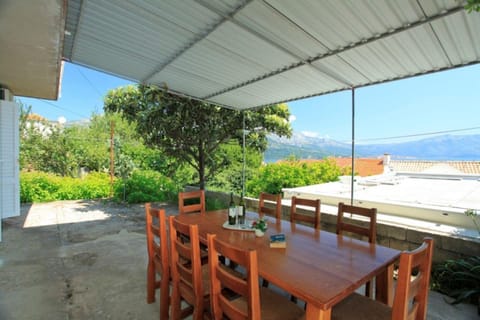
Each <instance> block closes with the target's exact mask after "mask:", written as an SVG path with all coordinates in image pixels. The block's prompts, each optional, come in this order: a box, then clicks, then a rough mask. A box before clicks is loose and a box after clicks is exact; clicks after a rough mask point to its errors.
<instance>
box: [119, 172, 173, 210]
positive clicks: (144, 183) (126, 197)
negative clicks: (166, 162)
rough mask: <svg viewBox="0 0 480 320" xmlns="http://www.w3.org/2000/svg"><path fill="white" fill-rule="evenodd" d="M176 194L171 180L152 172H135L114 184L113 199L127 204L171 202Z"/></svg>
mask: <svg viewBox="0 0 480 320" xmlns="http://www.w3.org/2000/svg"><path fill="white" fill-rule="evenodd" d="M176 194H177V188H176V187H175V185H174V183H173V182H172V180H171V179H170V178H168V177H165V176H164V175H162V174H161V173H159V172H157V171H152V170H136V171H134V172H133V173H132V176H131V177H130V178H128V179H126V180H117V181H116V183H115V198H116V199H117V200H121V201H126V202H128V203H141V202H152V201H166V200H172V199H174V197H175V195H176Z"/></svg>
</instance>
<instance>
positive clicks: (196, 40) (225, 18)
mask: <svg viewBox="0 0 480 320" xmlns="http://www.w3.org/2000/svg"><path fill="white" fill-rule="evenodd" d="M252 1H253V0H246V1H245V2H243V3H242V4H241V5H239V6H238V7H236V8H235V9H234V10H233V11H232V12H230V13H229V14H228V15H227V16H223V15H220V16H221V17H222V19H221V20H220V21H218V22H217V23H215V24H214V25H213V26H212V27H211V28H210V29H208V30H207V31H205V32H203V33H201V34H198V35H196V37H195V38H194V39H193V41H192V42H190V43H188V44H186V45H185V46H184V47H183V48H181V49H180V51H178V52H177V53H176V54H174V55H173V56H172V57H170V58H169V59H167V61H165V62H163V63H162V64H160V65H159V66H158V67H156V68H155V69H154V70H153V72H152V73H150V74H149V75H148V76H147V77H145V78H144V79H142V81H141V82H142V83H148V82H149V80H150V79H152V78H153V77H154V76H155V75H156V74H158V73H160V72H161V71H162V70H163V69H165V68H166V67H167V66H168V65H170V64H171V63H173V62H174V61H175V60H176V59H177V58H179V57H180V56H181V55H182V54H184V53H185V52H187V51H188V50H189V49H190V48H192V47H193V46H195V45H196V44H197V43H199V42H200V41H202V40H204V39H205V38H207V37H208V35H210V34H211V33H212V32H214V31H215V30H217V29H218V27H219V26H221V25H222V24H223V23H225V22H226V21H228V17H230V16H233V15H235V14H236V13H237V12H238V11H240V10H242V9H243V8H244V7H245V6H246V5H248V4H249V3H250V2H252Z"/></svg>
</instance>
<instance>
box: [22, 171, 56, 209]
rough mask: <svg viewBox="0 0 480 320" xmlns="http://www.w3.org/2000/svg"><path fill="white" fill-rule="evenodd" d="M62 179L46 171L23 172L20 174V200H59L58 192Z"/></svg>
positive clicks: (23, 201)
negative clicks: (57, 197)
mask: <svg viewBox="0 0 480 320" xmlns="http://www.w3.org/2000/svg"><path fill="white" fill-rule="evenodd" d="M60 181H61V179H60V178H59V177H57V176H55V175H54V174H51V173H44V172H22V173H21V174H20V202H22V203H25V202H47V201H54V200H57V199H56V198H55V197H56V193H57V191H58V189H59V188H60V183H61V182H60Z"/></svg>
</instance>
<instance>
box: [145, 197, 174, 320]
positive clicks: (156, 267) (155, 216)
mask: <svg viewBox="0 0 480 320" xmlns="http://www.w3.org/2000/svg"><path fill="white" fill-rule="evenodd" d="M145 220H146V234H147V252H148V265H147V302H148V303H152V302H154V301H155V291H156V289H157V288H158V287H160V313H161V316H160V318H161V319H168V315H169V310H168V306H169V291H170V265H169V252H168V251H169V249H168V236H167V221H166V218H165V210H164V209H158V208H152V207H151V205H150V203H146V204H145ZM156 275H160V280H158V279H157V276H156Z"/></svg>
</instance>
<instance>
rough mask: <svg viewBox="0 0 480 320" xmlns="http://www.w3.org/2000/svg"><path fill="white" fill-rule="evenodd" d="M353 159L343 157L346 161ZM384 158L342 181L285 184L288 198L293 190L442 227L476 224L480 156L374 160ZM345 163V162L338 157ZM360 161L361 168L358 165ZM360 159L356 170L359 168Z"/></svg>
mask: <svg viewBox="0 0 480 320" xmlns="http://www.w3.org/2000/svg"><path fill="white" fill-rule="evenodd" d="M347 160H349V159H342V161H347ZM370 160H371V163H377V164H379V163H381V164H382V166H383V170H382V173H380V174H377V175H370V176H367V175H362V174H358V175H357V176H356V177H355V180H354V188H353V193H352V190H351V177H349V176H344V177H340V181H337V182H330V183H324V184H318V185H312V186H305V187H299V188H291V189H283V192H284V197H285V198H287V199H288V198H290V197H291V196H293V195H296V196H299V197H306V198H318V199H321V200H322V205H323V204H326V205H327V204H329V205H333V206H336V205H337V204H338V202H342V201H343V202H346V203H350V201H351V199H352V194H353V203H354V204H356V205H360V206H365V207H376V208H377V209H378V212H379V213H383V214H387V215H391V216H397V217H402V218H410V219H418V220H424V221H429V222H433V223H434V224H437V225H439V226H441V225H445V226H454V227H455V228H457V229H458V228H467V229H474V228H475V226H474V225H473V222H472V220H471V219H470V218H469V217H467V216H466V215H465V214H464V213H465V210H467V209H475V210H477V211H479V212H480V161H430V160H391V158H390V155H388V154H386V155H384V157H383V159H370ZM337 163H339V165H340V166H341V162H337ZM357 163H358V169H357ZM361 163H368V162H364V161H357V160H356V166H355V172H357V173H360V172H361V171H360V170H363V168H362V169H361V165H360V164H361Z"/></svg>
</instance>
